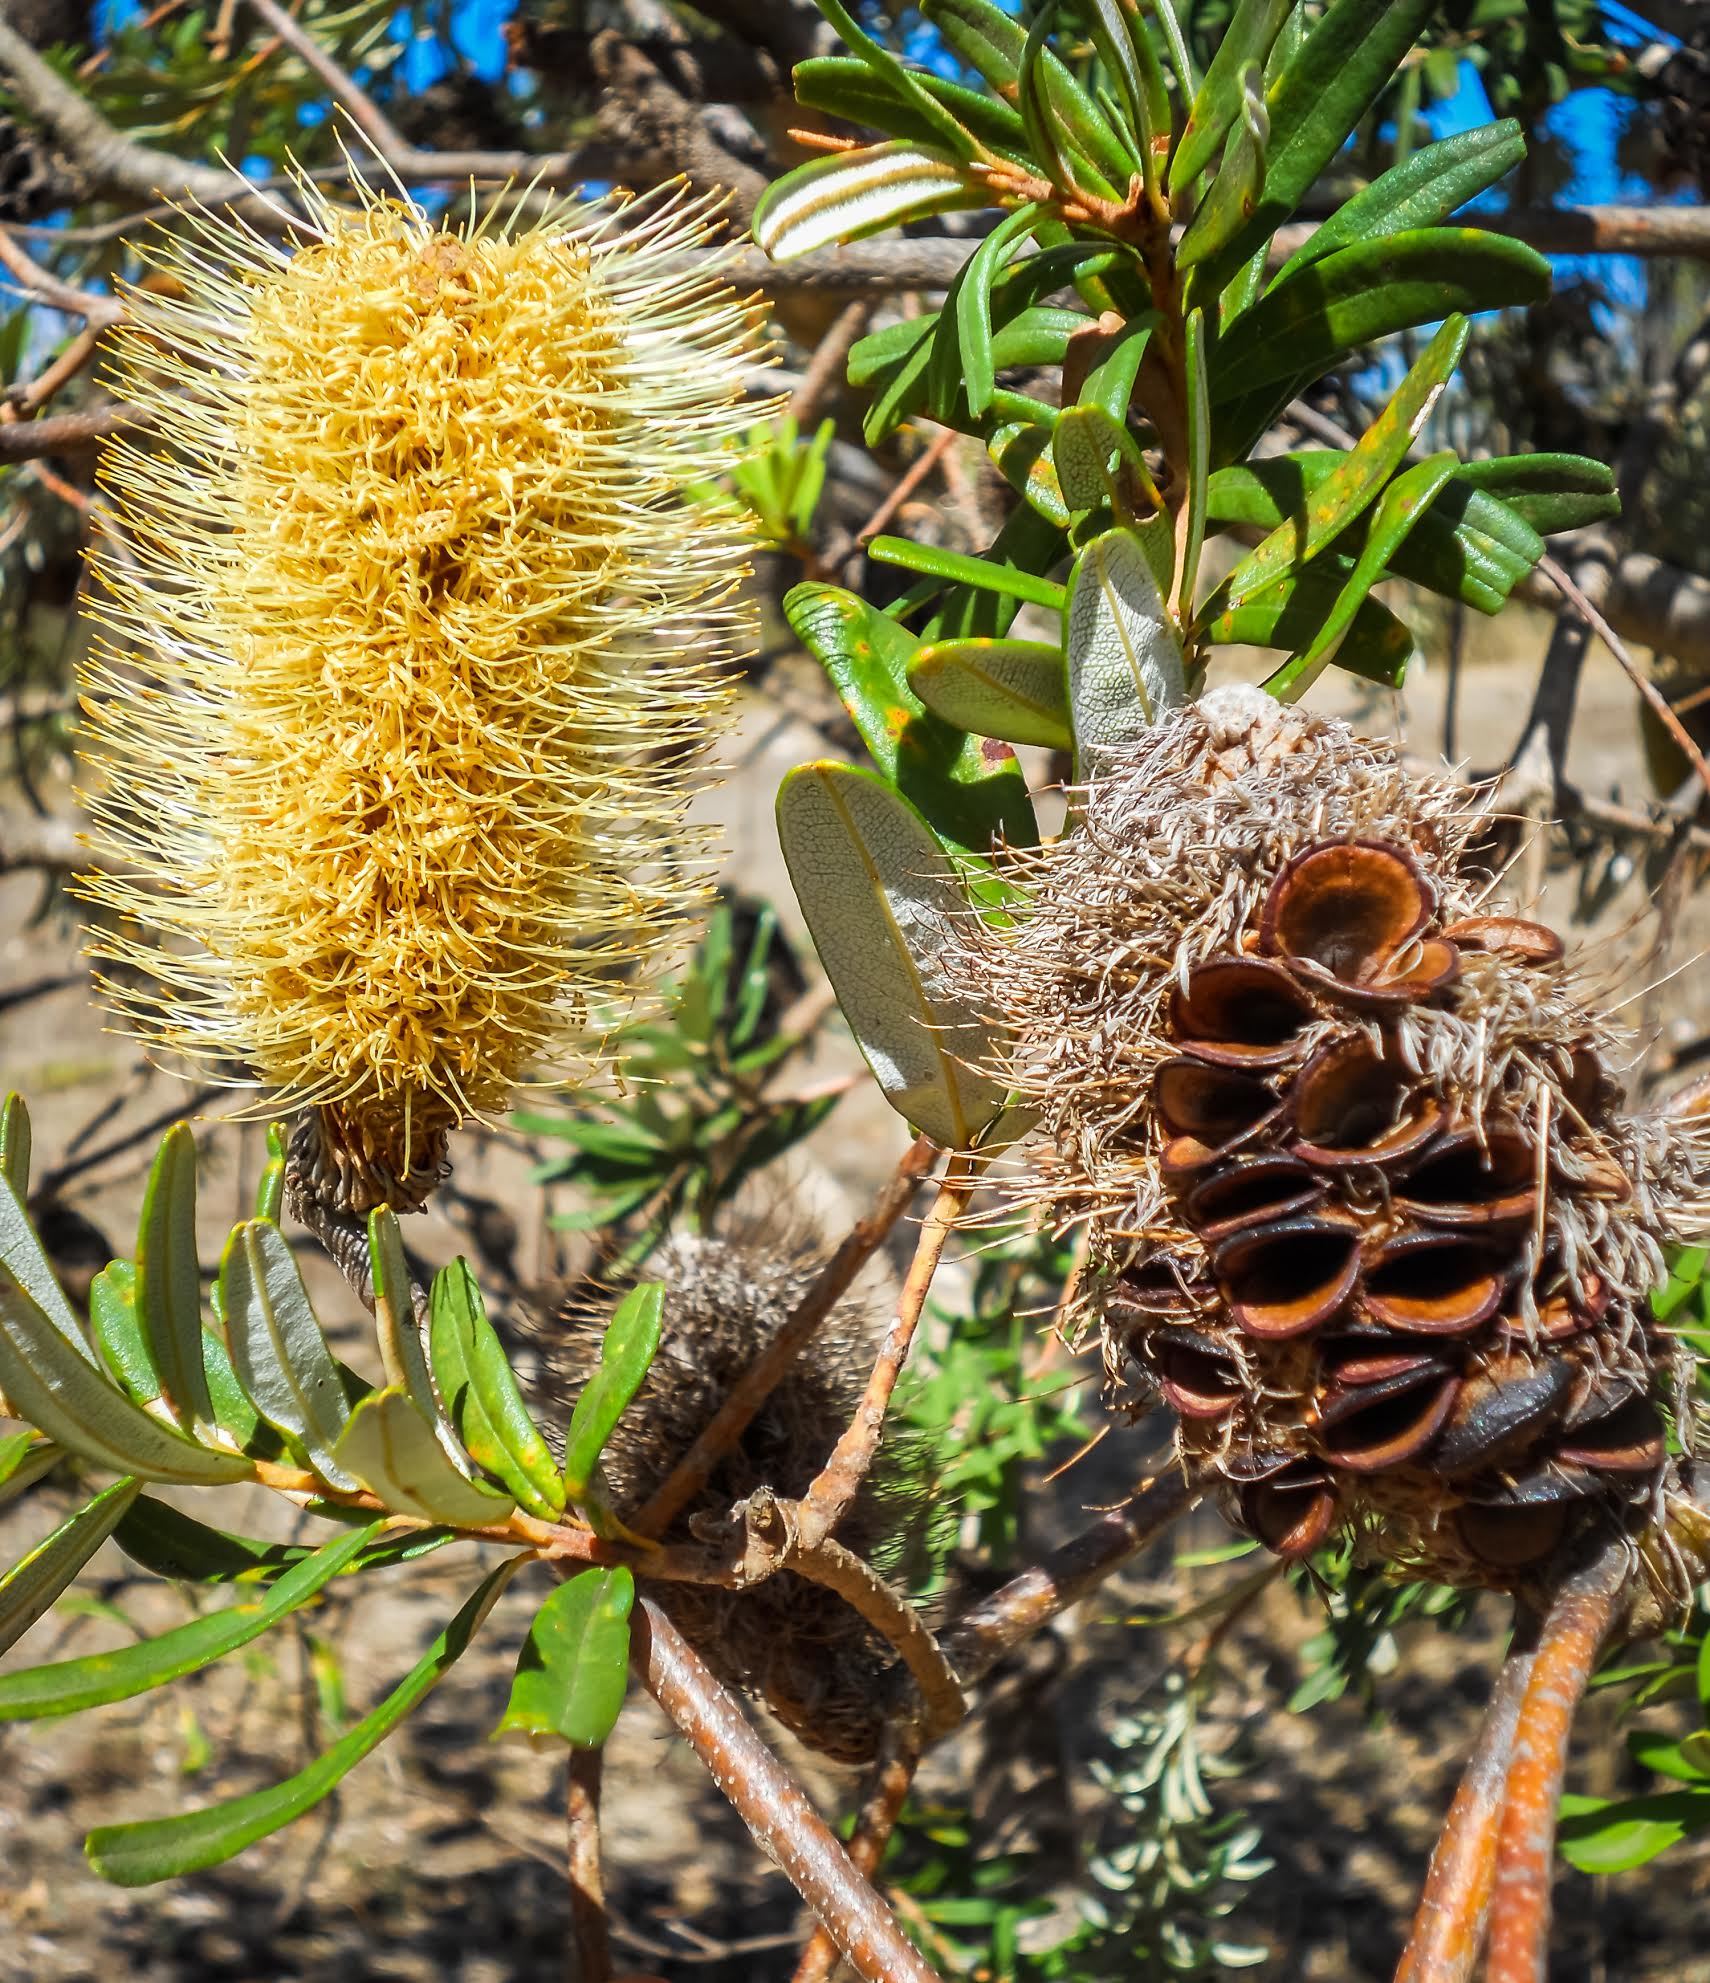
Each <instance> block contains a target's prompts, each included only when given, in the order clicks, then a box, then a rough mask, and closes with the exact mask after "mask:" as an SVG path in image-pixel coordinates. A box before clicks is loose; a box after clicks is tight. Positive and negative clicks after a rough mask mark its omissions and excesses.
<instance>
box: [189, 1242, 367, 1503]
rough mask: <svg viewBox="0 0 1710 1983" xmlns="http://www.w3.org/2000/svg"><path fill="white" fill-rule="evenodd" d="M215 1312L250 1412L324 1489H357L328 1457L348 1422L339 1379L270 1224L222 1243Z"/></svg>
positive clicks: (286, 1252)
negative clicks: (300, 1454)
mask: <svg viewBox="0 0 1710 1983" xmlns="http://www.w3.org/2000/svg"><path fill="white" fill-rule="evenodd" d="M220 1308H221V1312H222V1313H223V1314H224V1316H225V1323H226V1340H227V1345H228V1347H229V1348H230V1350H231V1359H232V1368H233V1369H234V1370H235V1371H236V1373H237V1376H238V1380H239V1382H240V1383H241V1384H242V1385H243V1387H244V1390H245V1391H246V1392H247V1393H248V1394H249V1397H250V1399H251V1401H252V1402H253V1403H254V1405H255V1409H256V1410H257V1411H258V1412H259V1413H260V1414H261V1416H262V1417H263V1418H264V1419H265V1420H266V1421H267V1423H268V1424H269V1425H271V1426H274V1427H276V1428H277V1429H278V1430H279V1431H280V1432H283V1433H287V1434H288V1435H289V1436H290V1437H291V1438H293V1439H294V1440H296V1441H297V1443H298V1445H300V1446H301V1447H302V1449H303V1451H304V1452H305V1453H306V1454H307V1455H308V1458H309V1464H310V1465H311V1466H312V1467H313V1468H314V1470H315V1471H316V1473H318V1474H319V1475H320V1477H321V1479H322V1480H324V1481H325V1482H326V1483H327V1485H328V1486H329V1487H336V1488H339V1489H341V1490H343V1491H345V1492H348V1491H349V1490H351V1489H352V1488H354V1487H356V1486H357V1484H358V1483H357V1480H356V1477H355V1476H354V1475H353V1474H351V1473H349V1472H347V1471H346V1470H345V1469H344V1468H343V1467H341V1466H340V1465H339V1463H338V1461H337V1460H336V1458H335V1457H334V1449H335V1448H336V1447H337V1445H338V1441H339V1438H340V1436H341V1435H342V1433H343V1432H344V1429H345V1425H346V1422H347V1421H348V1419H349V1417H350V1401H349V1399H348V1397H347V1396H346V1393H345V1388H344V1379H343V1378H342V1377H341V1375H340V1374H339V1368H338V1365H337V1363H336V1362H334V1360H333V1354H332V1351H331V1350H330V1349H328V1347H327V1339H326V1337H325V1335H323V1334H322V1332H321V1325H320V1323H319V1322H318V1321H317V1320H316V1319H315V1311H314V1308H313V1306H312V1305H311V1303H310V1301H309V1291H308V1289H307V1288H305V1287H304V1285H303V1276H302V1274H301V1273H300V1272H299V1271H298V1267H297V1262H296V1259H295V1258H294V1256H293V1255H292V1252H291V1249H290V1247H289V1246H288V1245H287V1244H286V1242H285V1236H284V1234H283V1233H281V1232H280V1230H279V1228H278V1227H277V1226H276V1225H274V1224H273V1223H272V1222H271V1221H270V1220H267V1219H252V1220H251V1221H250V1222H249V1223H248V1224H247V1225H242V1226H238V1227H237V1228H236V1229H235V1230H234V1231H233V1233H232V1236H231V1238H230V1239H229V1240H227V1242H226V1251H225V1257H224V1259H222V1260H221V1262H220Z"/></svg>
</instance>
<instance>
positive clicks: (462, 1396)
mask: <svg viewBox="0 0 1710 1983" xmlns="http://www.w3.org/2000/svg"><path fill="white" fill-rule="evenodd" d="M428 1317H429V1321H428V1341H429V1345H430V1347H431V1349H432V1352H433V1368H434V1375H435V1377H436V1378H437V1379H438V1380H439V1389H440V1393H441V1395H442V1396H443V1397H444V1399H445V1403H446V1409H447V1410H448V1411H449V1412H450V1413H451V1422H452V1424H453V1425H454V1426H455V1427H456V1430H457V1436H458V1438H459V1439H460V1440H461V1441H462V1442H463V1445H464V1447H465V1449H466V1450H467V1451H468V1453H469V1455H470V1457H471V1458H472V1459H473V1460H474V1461H475V1463H476V1465H477V1466H482V1467H485V1468H486V1469H487V1471H488V1472H489V1473H490V1474H493V1475H494V1476H495V1477H496V1478H497V1479H499V1480H501V1481H503V1482H504V1484H505V1486H506V1487H508V1488H509V1489H510V1491H511V1492H512V1493H513V1494H514V1495H515V1496H516V1498H517V1500H518V1502H519V1503H520V1504H521V1506H522V1507H524V1508H526V1509H527V1510H528V1512H529V1513H530V1514H531V1515H538V1516H540V1517H541V1519H542V1520H543V1521H554V1520H556V1519H557V1517H558V1516H559V1515H560V1514H561V1513H562V1512H563V1509H564V1482H563V1479H562V1477H561V1476H560V1474H559V1471H558V1466H557V1463H556V1462H555V1461H554V1459H553V1457H552V1452H551V1449H550V1448H549V1447H548V1445H547V1443H546V1441H545V1440H544V1439H543V1438H542V1437H541V1436H540V1432H539V1429H538V1428H537V1427H536V1425H535V1422H534V1420H533V1419H532V1418H531V1417H530V1416H529V1411H528V1407H527V1405H525V1404H524V1403H523V1397H522V1392H521V1391H520V1390H519V1389H518V1388H517V1380H516V1377H515V1375H514V1373H513V1372H512V1370H511V1366H510V1364H509V1363H508V1362H507V1360H506V1358H505V1352H504V1349H503V1347H502V1346H501V1344H500V1342H499V1339H498V1336H497V1335H496V1334H495V1333H494V1330H493V1325H492V1323H490V1322H489V1321H488V1320H487V1311H486V1308H485V1306H484V1305H483V1303H482V1300H481V1290H480V1289H479V1288H478V1287H477V1286H476V1284H475V1277H474V1275H473V1274H471V1273H470V1271H469V1267H468V1263H467V1262H466V1261H464V1260H461V1259H458V1260H454V1261H453V1262H452V1263H451V1265H450V1266H449V1267H442V1268H441V1269H440V1271H439V1272H438V1273H437V1274H436V1275H435V1276H434V1278H433V1287H432V1289H431V1291H430V1293H429V1296H428Z"/></svg>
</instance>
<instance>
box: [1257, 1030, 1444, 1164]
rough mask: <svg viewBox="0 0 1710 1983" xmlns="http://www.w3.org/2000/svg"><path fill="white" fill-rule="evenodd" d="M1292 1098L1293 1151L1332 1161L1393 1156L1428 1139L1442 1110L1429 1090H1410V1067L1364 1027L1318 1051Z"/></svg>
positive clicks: (1392, 1159)
mask: <svg viewBox="0 0 1710 1983" xmlns="http://www.w3.org/2000/svg"><path fill="white" fill-rule="evenodd" d="M1289 1103H1290V1107H1291V1109H1292V1111H1293V1116H1294V1128H1295V1142H1294V1145H1293V1151H1294V1154H1295V1155H1296V1156H1298V1157H1300V1158H1303V1159H1304V1160H1305V1161H1306V1162H1307V1163H1309V1164H1314V1165H1317V1166H1319V1167H1321V1168H1327V1169H1339V1168H1341V1167H1343V1166H1345V1165H1350V1164H1377V1165H1380V1166H1381V1165H1385V1164H1392V1163H1396V1162H1398V1161H1399V1160H1400V1159H1401V1158H1403V1157H1407V1156H1411V1155H1412V1154H1413V1153H1414V1152H1415V1151H1417V1150H1419V1149H1421V1148H1422V1147H1423V1146H1424V1145H1425V1144H1427V1143H1429V1142H1430V1140H1431V1139H1432V1137H1434V1136H1435V1135H1436V1134H1437V1130H1438V1127H1439V1125H1440V1123H1441V1121H1442V1115H1443V1111H1442V1107H1441V1105H1440V1104H1439V1103H1438V1102H1436V1101H1435V1100H1434V1099H1433V1098H1432V1097H1431V1096H1429V1095H1425V1094H1418V1093H1414V1092H1412V1090H1411V1084H1410V1082H1409V1080H1408V1076H1407V1071H1406V1069H1405V1068H1403V1067H1402V1066H1401V1065H1400V1063H1399V1062H1397V1061H1394V1060H1388V1059H1385V1058H1384V1057H1383V1056H1381V1055H1380V1054H1379V1053H1378V1052H1377V1051H1376V1050H1375V1049H1374V1048H1373V1046H1372V1044H1371V1042H1370V1041H1369V1040H1367V1039H1366V1038H1365V1037H1364V1035H1363V1034H1362V1035H1359V1036H1356V1037H1355V1038H1353V1039H1349V1040H1338V1041H1334V1042H1332V1043H1331V1044H1330V1045H1329V1046H1327V1047H1323V1048H1321V1049H1320V1050H1319V1051H1318V1052H1317V1053H1316V1054H1314V1055H1313V1057H1312V1059H1311V1060H1309V1061H1308V1062H1307V1064H1306V1066H1305V1067H1304V1068H1302V1069H1301V1071H1300V1074H1299V1075H1298V1077H1297V1078H1296V1080H1295V1082H1294V1084H1293V1086H1292V1088H1291V1089H1290V1091H1289Z"/></svg>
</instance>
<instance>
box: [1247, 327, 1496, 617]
mask: <svg viewBox="0 0 1710 1983" xmlns="http://www.w3.org/2000/svg"><path fill="white" fill-rule="evenodd" d="M1466 340H1467V323H1466V319H1465V318H1464V317H1451V318H1449V320H1448V321H1447V322H1446V323H1445V324H1444V325H1443V326H1442V328H1441V329H1440V330H1439V331H1438V332H1437V335H1436V336H1435V337H1434V338H1432V340H1431V342H1430V344H1429V345H1428V346H1427V348H1426V349H1425V350H1424V351H1423V352H1421V353H1420V355H1419V357H1418V358H1417V359H1416V360H1415V362H1414V364H1413V366H1412V368H1411V369H1410V370H1409V372H1408V374H1407V376H1406V378H1404V379H1403V380H1402V382H1401V384H1400V385H1399V386H1397V387H1396V389H1395V392H1394V394H1393V395H1392V397H1391V399H1390V402H1389V404H1388V405H1387V406H1386V407H1385V408H1384V410H1383V411H1382V413H1380V414H1379V415H1378V417H1377V418H1376V419H1375V420H1374V421H1373V422H1372V424H1371V425H1370V426H1369V427H1368V428H1367V429H1366V431H1365V433H1364V434H1362V435H1361V436H1360V439H1359V443H1358V445H1357V446H1355V447H1353V448H1351V449H1350V450H1349V452H1348V453H1347V454H1346V455H1345V456H1344V457H1343V458H1342V460H1341V461H1340V462H1338V463H1337V464H1336V466H1335V467H1334V468H1333V469H1331V471H1330V472H1329V474H1328V475H1326V476H1325V478H1324V480H1323V481H1322V482H1321V483H1320V484H1319V486H1318V488H1317V489H1316V491H1315V492H1314V493H1313V495H1312V497H1311V498H1310V500H1309V501H1308V503H1307V506H1306V508H1305V509H1304V511H1303V512H1302V513H1301V514H1300V515H1298V516H1295V517H1290V518H1288V519H1287V520H1286V521H1285V522H1283V523H1282V524H1280V525H1279V526H1278V527H1277V528H1276V529H1275V530H1273V531H1272V532H1271V534H1270V536H1269V537H1267V538H1266V539H1265V540H1264V542H1263V543H1262V544H1261V545H1260V546H1259V547H1258V549H1257V550H1256V551H1254V552H1253V553H1252V554H1251V556H1249V557H1248V558H1246V559H1244V560H1243V561H1242V563H1240V564H1239V565H1237V566H1236V567H1235V569H1234V571H1232V572H1231V573H1230V574H1229V577H1228V578H1227V579H1226V580H1225V581H1224V583H1223V585H1222V586H1220V587H1219V588H1218V591H1217V593H1216V594H1215V595H1214V598H1215V600H1216V603H1217V605H1218V607H1219V608H1221V607H1223V606H1240V605H1243V604H1244V603H1245V602H1246V601H1247V600H1249V599H1251V598H1252V597H1253V596H1254V595H1255V594H1256V593H1259V592H1262V591H1263V590H1264V589H1265V587H1266V586H1267V585H1272V584H1274V583H1275V582H1276V581H1277V579H1279V578H1280V577H1281V576H1282V575H1283V573H1284V572H1286V571H1289V570H1292V569H1295V568H1297V567H1299V566H1301V565H1304V564H1307V563H1309V562H1310V561H1311V560H1312V559H1313V558H1314V557H1316V556H1317V554H1318V553H1319V552H1320V551H1321V550H1323V549H1324V547H1325V546H1326V545H1327V544H1328V543H1329V542H1330V540H1331V539H1332V538H1333V537H1335V536H1336V535H1337V534H1338V532H1340V531H1342V530H1345V529H1346V528H1347V527H1348V525H1349V524H1350V523H1352V522H1353V520H1354V519H1355V518H1356V517H1357V516H1358V515H1359V514H1360V513H1361V511H1363V510H1364V509H1366V508H1368V507H1369V506H1370V504H1371V503H1372V502H1373V501H1375V500H1376V497H1377V494H1378V491H1379V490H1380V489H1382V487H1383V485H1384V484H1385V483H1386V482H1387V481H1388V480H1389V478H1390V477H1391V476H1392V475H1393V474H1394V473H1395V471H1396V469H1397V468H1398V467H1399V466H1400V464H1401V461H1402V459H1403V457H1404V456H1405V455H1406V453H1407V450H1408V448H1409V447H1410V446H1411V445H1412V444H1413V437H1414V436H1415V435H1416V434H1417V433H1418V432H1419V430H1420V428H1421V427H1423V426H1424V424H1425V422H1426V420H1427V418H1428V417H1429V415H1430V412H1431V409H1432V407H1433V406H1435V405H1436V403H1437V399H1438V397H1439V395H1440V394H1441V393H1442V390H1443V388H1444V386H1445V385H1446V384H1447V383H1448V380H1449V377H1450V374H1451V373H1452V372H1453V371H1454V369H1455V366H1456V365H1457V364H1458V363H1459V362H1460V356H1461V352H1462V351H1463V350H1464V349H1465V346H1466Z"/></svg>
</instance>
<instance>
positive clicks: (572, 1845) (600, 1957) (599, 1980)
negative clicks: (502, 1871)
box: [565, 1749, 612, 1983]
mask: <svg viewBox="0 0 1710 1983" xmlns="http://www.w3.org/2000/svg"><path fill="white" fill-rule="evenodd" d="M604 1768H605V1751H604V1750H603V1749H572V1750H571V1751H570V1786H569V1791H568V1793H567V1797H566V1804H565V1809H566V1813H567V1815H568V1818H569V1831H570V1840H569V1854H568V1858H567V1862H566V1870H567V1872H568V1875H569V1881H570V1929H571V1933H572V1934H573V1935H574V1937H575V1942H576V1969H575V1983H611V1975H612V1945H611V1935H610V1932H609V1930H608V1929H607V1926H606V1887H605V1878H604V1875H603V1874H602V1872H601V1870H600V1778H601V1775H602V1774H603V1772H604Z"/></svg>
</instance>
